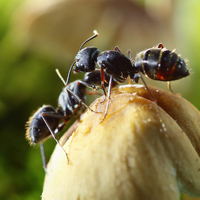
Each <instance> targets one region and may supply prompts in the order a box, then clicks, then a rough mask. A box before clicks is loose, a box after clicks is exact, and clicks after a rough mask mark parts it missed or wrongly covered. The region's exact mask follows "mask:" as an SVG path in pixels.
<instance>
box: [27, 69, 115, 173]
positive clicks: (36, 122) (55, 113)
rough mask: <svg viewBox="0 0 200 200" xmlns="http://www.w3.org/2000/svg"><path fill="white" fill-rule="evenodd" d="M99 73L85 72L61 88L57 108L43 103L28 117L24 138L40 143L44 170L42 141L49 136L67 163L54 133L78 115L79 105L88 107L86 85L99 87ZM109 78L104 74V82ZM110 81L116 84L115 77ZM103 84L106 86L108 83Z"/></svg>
mask: <svg viewBox="0 0 200 200" xmlns="http://www.w3.org/2000/svg"><path fill="white" fill-rule="evenodd" d="M57 73H58V72H57ZM100 73H101V72H100V71H99V70H96V71H93V72H90V73H86V74H85V76H84V79H83V80H77V81H74V82H72V83H70V84H69V85H68V86H66V87H65V88H63V90H62V92H61V93H60V95H59V98H58V105H59V107H58V108H56V109H54V108H53V107H52V106H50V105H43V106H42V107H41V108H39V109H38V110H37V111H36V112H35V113H34V114H33V115H32V116H31V117H30V118H29V121H28V122H27V130H26V139H27V140H28V141H29V142H30V144H31V145H35V144H38V143H39V144H40V149H41V154H42V160H43V167H44V170H45V172H46V167H47V162H46V157H45V152H44V147H43V143H44V142H45V140H46V139H48V138H49V137H51V136H52V137H53V138H54V140H55V141H56V142H57V143H58V145H59V146H60V147H61V148H62V149H63V151H64V152H65V154H66V156H67V161H68V163H69V158H68V154H67V153H66V151H65V150H64V148H63V147H62V145H61V144H60V143H59V141H58V140H57V139H56V134H57V133H59V132H60V131H62V130H63V128H64V127H65V125H66V124H67V123H68V122H69V121H70V119H71V118H72V116H75V117H78V116H80V114H81V113H82V112H83V109H82V106H81V105H83V106H85V107H86V108H88V109H90V108H89V107H88V106H87V105H86V104H85V101H86V87H90V88H93V89H99V87H100V86H101V79H100ZM59 76H60V75H59ZM109 80H110V75H108V74H106V76H105V82H108V81H109ZM112 81H113V82H114V84H113V85H116V84H117V82H116V80H115V79H113V80H112ZM64 83H65V82H64ZM105 84H106V87H107V86H108V84H107V83H105ZM90 110H91V109H90ZM91 111H93V110H91ZM61 121H62V122H61Z"/></svg>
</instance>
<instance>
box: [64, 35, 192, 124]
mask: <svg viewBox="0 0 200 200" xmlns="http://www.w3.org/2000/svg"><path fill="white" fill-rule="evenodd" d="M97 36H98V33H97V32H95V34H94V35H93V36H92V37H90V38H89V39H88V40H86V41H85V42H84V43H83V44H82V45H81V48H80V49H79V52H78V54H77V56H76V57H75V61H74V63H73V64H72V65H71V67H70V70H69V73H68V77H67V81H66V85H67V84H68V83H69V77H70V73H71V71H72V68H73V67H74V65H75V67H74V72H75V73H77V72H88V71H92V70H94V69H95V62H96V63H97V64H98V65H99V66H100V68H101V85H102V89H103V91H104V94H105V95H106V92H105V86H104V82H105V81H104V80H105V77H104V71H105V72H107V73H108V74H110V81H109V88H108V102H107V106H106V111H105V115H104V118H105V117H106V114H107V111H108V105H109V99H110V94H111V87H112V79H113V78H114V79H116V80H117V81H119V82H121V83H122V82H124V81H125V80H126V79H127V77H128V76H129V77H130V78H131V79H132V80H133V81H135V82H136V83H138V81H139V79H141V80H142V81H143V83H144V85H145V87H146V89H147V90H148V92H149V93H150V95H151V96H152V99H153V100H154V101H155V102H156V99H155V97H154V95H153V94H152V92H151V91H150V89H149V88H148V86H147V84H146V83H145V81H144V79H143V78H142V76H141V73H142V74H145V75H146V76H148V77H149V78H151V79H153V80H160V81H168V83H169V81H172V80H177V79H180V78H183V77H186V76H188V75H189V70H188V68H187V66H186V63H185V62H184V60H183V59H182V58H180V57H179V56H178V55H177V54H176V53H175V52H174V51H171V50H168V49H165V48H164V47H163V45H162V44H159V45H158V46H157V48H154V47H153V48H150V49H147V50H146V51H142V52H140V53H138V54H137V55H136V58H135V61H134V63H133V64H132V62H131V58H128V57H126V56H125V55H124V54H122V53H121V51H120V50H119V48H118V47H115V50H108V51H104V52H102V53H100V54H99V50H98V49H97V48H95V47H85V48H84V49H82V47H83V45H85V44H86V43H87V42H88V41H90V40H91V39H94V38H95V37H97ZM168 87H169V89H170V90H171V87H170V85H169V84H168ZM171 91H172V90H171ZM103 120H104V119H103Z"/></svg>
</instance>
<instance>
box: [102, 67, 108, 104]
mask: <svg viewBox="0 0 200 200" xmlns="http://www.w3.org/2000/svg"><path fill="white" fill-rule="evenodd" d="M104 83H105V74H104V70H103V67H102V66H101V87H102V90H103V93H104V95H105V96H104V100H103V101H102V103H103V102H104V101H105V100H106V96H107V95H106V89H105V86H104Z"/></svg>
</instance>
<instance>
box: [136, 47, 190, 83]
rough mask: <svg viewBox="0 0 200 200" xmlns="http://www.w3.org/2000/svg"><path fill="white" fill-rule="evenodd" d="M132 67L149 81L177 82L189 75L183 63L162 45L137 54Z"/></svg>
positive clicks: (174, 53)
mask: <svg viewBox="0 0 200 200" xmlns="http://www.w3.org/2000/svg"><path fill="white" fill-rule="evenodd" d="M134 66H135V68H136V69H137V70H138V71H140V72H142V73H143V74H145V75H146V76H148V77H149V78H150V79H153V80H159V81H173V80H178V79H181V78H184V77H186V76H188V75H189V74H190V73H189V69H188V68H187V66H186V63H185V61H184V60H183V59H182V58H181V57H180V56H179V55H178V54H177V53H176V52H175V51H171V50H168V49H165V48H163V46H162V45H158V47H157V48H150V49H147V50H146V51H142V52H140V53H139V54H137V55H136V58H135V62H134Z"/></svg>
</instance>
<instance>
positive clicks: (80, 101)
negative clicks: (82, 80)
mask: <svg viewBox="0 0 200 200" xmlns="http://www.w3.org/2000/svg"><path fill="white" fill-rule="evenodd" d="M66 90H67V91H68V92H69V93H70V94H72V95H73V96H74V97H75V98H76V99H77V100H78V102H79V104H82V105H83V106H85V107H86V108H87V109H89V110H90V111H92V112H94V113H98V112H96V111H94V110H92V109H91V108H90V107H89V106H88V105H86V104H85V103H84V102H83V100H82V99H80V97H79V96H77V95H76V94H75V93H74V92H73V91H71V90H70V89H68V88H66Z"/></svg>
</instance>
